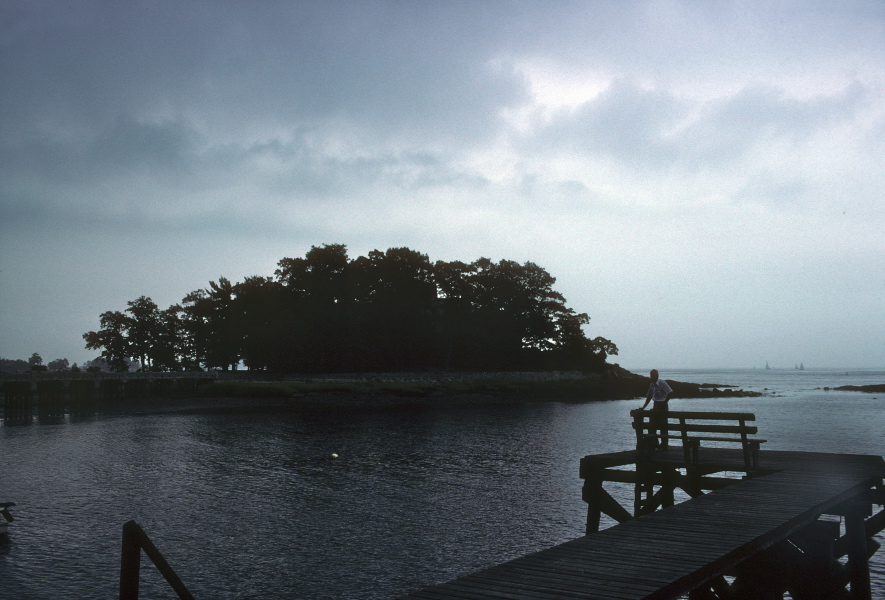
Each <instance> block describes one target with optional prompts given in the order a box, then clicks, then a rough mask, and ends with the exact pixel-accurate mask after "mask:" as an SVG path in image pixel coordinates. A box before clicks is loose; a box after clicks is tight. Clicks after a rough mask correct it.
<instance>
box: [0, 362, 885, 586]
mask: <svg viewBox="0 0 885 600" xmlns="http://www.w3.org/2000/svg"><path fill="white" fill-rule="evenodd" d="M676 378H679V379H681V377H676ZM724 383H729V382H724ZM698 402H703V403H704V406H703V408H704V409H709V410H740V411H744V410H747V411H752V412H755V413H756V414H757V418H758V420H759V426H760V430H761V431H763V432H764V433H765V435H764V437H766V438H767V439H769V440H770V442H769V444H768V446H769V447H770V448H772V449H794V450H820V451H830V452H856V453H862V454H880V455H882V454H885V439H883V436H882V435H881V431H882V425H883V421H885V419H883V410H885V402H883V401H882V400H880V399H874V398H873V397H872V396H869V395H863V394H852V393H833V392H829V393H824V392H822V391H821V392H813V391H810V392H807V393H804V394H796V395H790V394H785V395H782V396H780V397H776V398H774V397H762V398H741V399H728V400H726V399H722V400H704V401H688V400H674V404H675V406H674V407H673V408H674V409H679V408H685V407H687V406H691V407H695V408H697V407H698ZM636 406H637V402H606V403H589V404H570V403H548V404H524V405H511V406H506V405H495V406H481V407H475V408H465V407H451V408H445V407H442V408H424V409H419V408H415V409H409V410H405V411H393V410H370V409H364V410H350V411H345V410H335V411H332V412H326V413H321V412H317V411H307V410H301V411H286V410H277V411H271V412H265V413H260V414H239V413H232V412H231V413H227V414H225V413H212V414H187V415H184V414H164V415H141V416H138V415H128V416H127V415H117V416H101V415H99V416H89V417H84V416H80V417H67V416H66V417H64V418H62V419H61V420H58V419H56V420H53V421H50V422H48V423H44V422H43V421H40V422H39V424H37V423H36V422H33V423H32V424H30V425H18V426H12V425H11V424H5V425H4V426H3V427H2V428H0V439H2V442H0V444H2V449H3V455H4V461H5V464H4V468H3V471H2V475H0V496H2V497H0V500H2V501H14V502H16V503H17V504H18V506H17V507H15V509H13V510H14V511H15V512H14V515H15V516H16V521H15V523H13V525H12V528H11V535H10V536H9V538H8V539H7V540H5V541H0V596H3V597H10V598H13V597H14V598H21V599H29V598H34V599H37V598H40V599H42V598H47V597H54V598H70V599H74V598H77V599H80V598H108V597H113V596H114V595H116V590H117V577H118V571H119V559H120V534H121V528H122V524H123V523H124V522H126V521H128V520H129V519H135V520H136V521H138V522H139V523H140V524H141V525H142V527H143V528H144V529H145V531H146V532H147V533H148V535H150V536H151V537H152V539H153V540H154V541H155V543H156V544H157V545H158V546H159V548H160V549H161V551H162V552H163V553H164V555H165V556H166V557H167V559H168V560H169V562H170V563H171V565H172V566H173V568H175V569H176V571H177V572H178V573H179V575H180V576H181V577H182V579H183V580H184V581H185V583H186V584H187V585H188V587H189V588H190V589H191V590H192V591H193V592H194V594H195V595H196V596H197V597H199V598H289V597H298V598H392V597H396V596H398V595H401V594H404V593H407V592H408V591H411V590H414V589H416V588H419V587H422V586H424V585H428V584H431V583H434V582H440V581H446V580H449V579H451V578H453V577H456V576H458V575H461V574H464V573H466V572H470V571H473V570H476V569H479V568H482V567H484V566H488V565H490V564H495V563H498V562H501V561H503V560H505V559H508V558H511V557H514V556H517V555H521V554H525V553H527V552H531V551H534V550H538V549H541V548H544V547H548V546H550V545H553V544H556V543H559V542H562V541H565V540H567V539H571V538H574V537H578V536H580V535H582V533H583V528H584V519H585V505H584V503H583V502H582V501H581V489H580V488H581V480H580V479H579V478H578V461H579V459H580V458H581V457H582V456H583V455H585V454H589V453H597V452H612V451H618V450H624V449H629V448H630V447H631V446H632V435H633V434H632V430H631V428H630V423H629V418H628V416H627V415H628V411H629V410H630V409H631V408H635V407H636ZM333 453H337V454H338V455H339V458H337V459H335V458H332V454H333ZM622 494H623V496H624V498H623V501H624V502H626V503H628V505H629V503H630V502H631V499H632V496H631V494H632V491H631V490H629V489H624V490H623V491H622ZM881 554H882V553H880V555H879V556H877V557H876V558H877V561H878V562H876V564H875V565H874V567H873V570H874V573H873V578H874V589H883V588H885V569H883V566H882V556H881ZM141 588H142V590H143V595H144V597H173V594H172V592H171V590H169V589H168V588H167V587H166V584H165V583H164V582H163V581H162V580H161V577H160V575H159V574H158V573H157V572H156V570H155V569H153V567H145V568H143V572H142V583H141Z"/></svg>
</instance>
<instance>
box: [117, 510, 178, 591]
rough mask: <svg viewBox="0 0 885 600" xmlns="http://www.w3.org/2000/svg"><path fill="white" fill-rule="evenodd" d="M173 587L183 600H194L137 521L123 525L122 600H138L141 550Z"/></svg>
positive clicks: (121, 558) (121, 559)
mask: <svg viewBox="0 0 885 600" xmlns="http://www.w3.org/2000/svg"><path fill="white" fill-rule="evenodd" d="M142 549H143V550H144V553H145V554H146V555H147V557H148V558H149V559H151V562H152V563H154V565H155V566H156V567H157V570H158V571H160V574H161V575H162V576H163V578H165V579H166V581H167V582H168V583H169V585H170V586H172V589H173V590H174V591H175V593H176V594H178V597H179V598H180V599H181V600H194V597H193V595H192V594H191V593H190V592H189V591H188V589H187V587H185V585H184V582H182V581H181V579H179V577H178V575H176V573H175V571H174V570H173V569H172V567H171V566H169V563H168V562H166V559H165V558H163V555H162V554H160V551H159V550H157V547H156V546H154V543H153V542H152V541H151V539H150V538H149V537H148V536H147V534H146V533H145V532H144V530H143V529H142V528H141V527H140V526H139V525H138V523H136V522H135V521H127V522H126V523H125V524H124V525H123V549H122V554H121V557H120V600H138V578H139V571H140V569H141V550H142Z"/></svg>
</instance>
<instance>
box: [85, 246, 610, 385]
mask: <svg viewBox="0 0 885 600" xmlns="http://www.w3.org/2000/svg"><path fill="white" fill-rule="evenodd" d="M555 282H556V279H555V278H554V277H553V276H551V275H550V274H549V273H548V272H547V271H546V270H545V269H543V268H542V267H540V266H538V265H537V264H534V263H532V262H526V263H524V264H519V263H516V262H513V261H510V260H501V261H499V262H493V261H491V260H489V259H487V258H480V259H478V260H475V261H473V262H471V263H469V264H467V263H463V262H460V261H453V262H444V261H436V262H431V261H430V259H429V258H428V256H427V255H426V254H422V253H420V252H416V251H414V250H410V249H409V248H391V249H388V250H387V251H386V252H381V251H379V250H373V251H372V252H369V253H368V256H360V257H358V258H355V259H351V258H349V257H348V254H347V247H346V246H345V245H343V244H325V245H323V246H320V247H317V246H314V247H312V248H311V249H310V251H308V252H307V253H306V255H305V256H304V257H303V258H284V259H282V260H280V261H279V263H278V268H277V270H276V272H275V273H274V276H273V277H265V276H253V277H247V278H245V279H244V280H243V281H242V282H239V283H232V282H231V281H230V280H228V279H227V278H224V277H220V278H219V279H218V281H211V282H210V283H209V286H208V287H206V288H203V289H198V290H196V291H194V292H191V293H189V294H187V295H186V296H185V297H184V298H183V299H182V301H181V303H180V304H174V305H172V306H170V307H168V308H166V309H160V307H159V306H157V304H156V303H155V302H153V301H152V300H151V299H150V297H148V296H141V297H139V298H137V299H135V300H132V301H130V302H128V306H127V308H126V309H125V310H123V311H108V312H105V313H102V314H101V316H100V324H101V328H100V329H99V330H98V331H90V332H87V333H85V334H84V335H83V338H84V339H85V341H86V348H88V349H94V350H100V351H101V357H102V358H103V359H104V361H105V362H106V363H107V364H108V365H110V366H111V367H112V368H113V369H118V370H125V369H126V368H127V365H128V363H129V361H130V360H131V359H137V360H138V361H139V362H140V364H141V366H142V368H143V369H145V370H152V371H181V370H202V369H220V370H228V369H236V368H237V365H239V364H241V363H242V364H244V365H245V366H246V368H248V369H249V370H254V371H265V372H271V373H317V374H318V373H331V372H338V373H341V372H350V373H367V372H390V371H413V372H414V371H432V370H435V371H439V370H444V371H548V370H570V371H585V372H602V371H603V370H604V368H605V366H606V358H607V357H608V356H609V355H615V354H617V352H618V350H617V347H616V346H615V345H614V344H613V343H612V342H611V341H609V340H607V339H604V338H602V337H596V338H594V339H589V338H588V337H587V336H586V335H585V334H584V331H583V326H584V325H586V324H587V323H588V322H589V320H590V319H589V317H588V316H587V315H586V314H585V313H577V312H575V311H574V310H573V309H571V308H569V307H568V306H567V305H566V300H565V298H564V297H563V296H562V294H560V293H559V292H557V291H555V290H554V289H553V285H554V283H555Z"/></svg>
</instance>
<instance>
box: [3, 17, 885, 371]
mask: <svg viewBox="0 0 885 600" xmlns="http://www.w3.org/2000/svg"><path fill="white" fill-rule="evenodd" d="M0 132H2V133H0V357H3V358H13V359H14V358H23V359H26V358H28V357H29V356H30V355H31V354H32V353H34V352H37V353H39V354H40V355H41V356H42V357H43V359H44V361H46V362H48V361H50V360H53V359H57V358H68V359H69V360H70V361H71V362H78V363H82V362H84V361H86V360H89V359H91V358H95V357H96V356H97V354H98V353H97V352H96V351H94V350H86V349H85V348H84V343H83V339H82V334H83V333H85V332H87V331H90V330H96V329H98V328H99V321H98V319H99V315H100V314H101V313H102V312H104V311H108V310H123V309H125V308H126V302H127V301H129V300H133V299H135V298H137V297H139V296H142V295H146V296H149V297H151V298H152V299H153V300H154V301H155V302H156V303H157V304H159V305H160V307H161V308H165V307H167V306H169V305H171V304H174V303H177V302H180V301H181V299H182V298H183V297H184V296H185V295H186V294H188V293H189V292H191V291H194V290H197V289H200V288H205V287H207V286H208V284H209V282H210V281H214V280H217V279H218V278H219V277H227V278H228V279H230V280H232V281H234V282H236V281H241V280H242V279H244V278H245V277H247V276H251V275H265V276H270V275H272V274H273V272H274V270H275V268H276V266H277V263H278V262H279V261H280V260H281V259H282V258H285V257H293V258H294V257H300V256H304V254H305V253H306V252H307V251H308V250H310V248H311V247H312V246H321V245H322V244H334V243H340V244H346V245H347V247H348V251H349V255H350V256H351V258H356V257H358V256H361V255H365V254H366V253H368V252H369V251H371V250H374V249H379V250H386V249H387V248H394V247H403V246H405V247H409V248H411V249H413V250H416V251H419V252H422V253H425V254H427V255H428V256H429V258H430V260H431V261H436V260H444V261H452V260H462V261H465V262H469V261H473V260H475V259H477V258H480V257H487V258H490V259H492V260H494V261H498V260H501V259H507V260H514V261H517V262H520V263H523V262H527V261H531V262H534V263H536V264H538V265H540V266H542V267H544V268H545V269H546V270H547V271H548V272H550V274H551V275H553V276H554V277H556V279H557V281H556V284H555V286H554V287H555V289H556V290H557V291H559V292H561V293H562V294H563V295H564V296H565V298H566V301H567V304H568V306H569V307H571V308H573V309H574V310H576V311H577V312H584V313H587V314H588V315H589V316H590V318H591V320H590V323H589V324H588V325H587V326H586V327H585V331H586V333H587V335H588V336H589V337H596V336H602V337H605V338H608V339H610V340H611V341H613V342H614V343H615V344H616V345H617V346H618V348H619V349H620V353H619V355H618V356H616V357H612V358H611V359H610V360H611V361H612V362H617V363H620V364H621V365H622V366H624V367H627V368H631V369H640V368H641V369H645V368H650V367H658V368H727V367H736V368H752V367H757V368H761V367H764V366H765V364H766V362H767V363H769V364H770V365H771V366H772V367H774V368H778V367H779V368H793V367H794V366H795V365H796V364H797V363H800V362H801V363H803V364H804V365H805V366H806V368H814V367H836V368H842V367H845V368H885V233H883V232H885V202H883V200H885V2H882V1H881V0H840V1H839V2H832V1H826V2H824V1H816V0H803V1H801V2H800V1H786V0H759V1H756V0H743V1H728V0H723V1H721V2H696V1H630V0H607V1H592V0H588V1H583V2H570V1H567V0H563V1H558V2H555V3H554V2H542V1H537V2H520V1H514V2H498V1H494V0H480V1H474V0H471V1H465V2H460V1H457V0H446V1H440V2H425V1H418V0H415V1H409V0H399V1H392V0H391V1H371V0H360V1H358V2H356V1H354V2H345V1H340V2H328V1H325V0H323V1H319V0H318V1H315V2H313V1H286V2H282V1H273V0H267V1H262V2H225V1H211V2H210V1H201V0H194V1H189V2H180V1H179V0H174V1H168V2H167V1H163V0H151V1H149V2H148V1H134V2H125V3H124V2H114V1H108V2H96V1H90V0H81V1H78V2H67V1H61V0H59V1H51V0H50V1H40V0H31V1H24V0H6V1H5V2H3V3H2V4H0Z"/></svg>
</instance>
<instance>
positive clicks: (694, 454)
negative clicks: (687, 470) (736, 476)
mask: <svg viewBox="0 0 885 600" xmlns="http://www.w3.org/2000/svg"><path fill="white" fill-rule="evenodd" d="M630 415H631V416H632V417H633V428H634V429H635V430H636V450H637V453H638V460H649V459H650V458H651V456H652V452H653V451H654V449H655V446H656V445H657V435H656V433H657V432H658V431H660V429H661V427H666V430H667V432H668V434H669V437H670V439H671V440H673V439H678V440H680V441H681V442H682V450H683V453H684V457H685V464H686V467H691V466H697V465H698V464H699V454H700V447H701V442H723V443H736V444H740V445H741V449H742V450H743V454H744V469H745V470H746V472H747V475H750V476H752V475H753V474H754V473H755V472H756V471H758V469H759V447H760V445H761V444H763V443H765V441H766V440H762V439H759V438H751V437H750V436H751V435H756V433H757V431H758V428H757V427H756V426H755V425H752V424H750V425H748V424H747V423H748V422H749V423H752V422H754V421H755V420H756V415H754V414H753V413H731V412H691V411H667V412H666V413H663V412H662V411H655V410H642V409H636V410H633V411H630ZM663 415H666V417H667V421H666V424H665V423H663V422H656V420H655V419H656V418H657V419H661V418H662V416H663ZM674 421H676V422H674Z"/></svg>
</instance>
